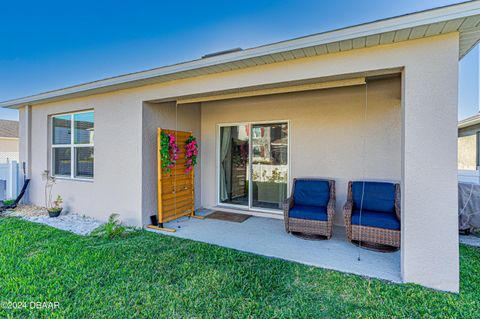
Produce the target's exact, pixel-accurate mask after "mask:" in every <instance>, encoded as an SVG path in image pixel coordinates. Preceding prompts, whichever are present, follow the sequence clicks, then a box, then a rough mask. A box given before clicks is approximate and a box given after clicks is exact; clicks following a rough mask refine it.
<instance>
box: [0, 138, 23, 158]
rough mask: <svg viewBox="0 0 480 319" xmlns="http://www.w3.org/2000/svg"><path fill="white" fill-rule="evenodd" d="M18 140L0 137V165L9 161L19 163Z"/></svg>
mask: <svg viewBox="0 0 480 319" xmlns="http://www.w3.org/2000/svg"><path fill="white" fill-rule="evenodd" d="M18 148H19V142H18V138H3V137H0V163H3V162H6V161H7V159H8V160H9V161H12V160H13V161H18Z"/></svg>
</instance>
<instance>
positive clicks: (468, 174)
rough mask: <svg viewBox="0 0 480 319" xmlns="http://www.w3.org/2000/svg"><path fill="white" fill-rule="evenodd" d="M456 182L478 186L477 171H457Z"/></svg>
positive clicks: (478, 177) (479, 180) (479, 177)
mask: <svg viewBox="0 0 480 319" xmlns="http://www.w3.org/2000/svg"><path fill="white" fill-rule="evenodd" d="M458 181H459V182H460V183H475V184H480V173H479V171H478V170H477V171H467V170H458Z"/></svg>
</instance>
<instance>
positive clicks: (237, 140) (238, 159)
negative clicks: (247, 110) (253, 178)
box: [218, 125, 250, 207]
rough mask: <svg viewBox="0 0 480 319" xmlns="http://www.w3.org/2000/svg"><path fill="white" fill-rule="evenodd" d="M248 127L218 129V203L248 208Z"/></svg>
mask: <svg viewBox="0 0 480 319" xmlns="http://www.w3.org/2000/svg"><path fill="white" fill-rule="evenodd" d="M248 129H249V126H247V125H238V126H224V127H221V128H220V174H219V175H220V185H219V186H220V187H219V188H218V189H219V190H220V194H219V198H220V203H223V204H233V205H242V206H247V207H248V203H249V201H248V186H249V185H248V174H249V173H250V169H249V167H250V165H249V162H250V156H249V154H250V147H249V145H250V143H249V137H248V136H249V133H248Z"/></svg>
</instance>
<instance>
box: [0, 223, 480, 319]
mask: <svg viewBox="0 0 480 319" xmlns="http://www.w3.org/2000/svg"><path fill="white" fill-rule="evenodd" d="M461 273H462V280H461V286H462V287H461V293H460V294H459V295H454V294H447V293H441V292H436V291H432V290H429V289H424V288H421V287H418V286H415V285H395V284H389V283H386V282H382V281H380V280H370V279H365V278H362V277H359V276H354V275H346V274H342V273H339V272H335V271H328V270H323V269H318V268H314V267H308V266H304V265H300V264H295V263H290V262H286V261H282V260H277V259H269V258H264V257H261V256H256V255H252V254H248V253H242V252H238V251H235V250H231V249H226V248H221V247H216V246H211V245H208V244H202V243H196V242H192V241H188V240H182V239H177V238H172V237H168V236H162V235H158V234H153V233H149V232H145V231H139V232H136V233H134V234H133V235H132V236H130V237H129V238H126V239H117V240H113V241H109V240H105V239H99V238H93V237H82V236H77V235H74V234H71V233H68V232H65V231H60V230H57V229H54V228H51V227H48V226H43V225H38V224H33V223H29V222H25V221H21V220H18V219H13V218H6V219H0V302H5V301H23V302H27V303H30V302H31V301H52V302H53V301H58V302H60V306H59V308H58V309H57V310H54V311H52V310H48V309H44V310H38V309H33V310H32V309H23V310H9V309H2V308H0V318H5V317H7V318H8V317H12V318H13V317H32V318H38V317H40V318H43V317H46V318H50V317H53V318H56V317H67V318H161V317H164V318H176V317H178V318H193V317H195V318H214V317H215V318H221V317H227V318H232V317H241V318H247V317H256V318H257V317H261V318H302V317H303V318H350V317H352V318H359V317H361V318H384V317H395V318H400V317H408V318H418V317H444V318H445V317H450V318H451V317H454V318H455V317H456V318H460V317H461V318H479V316H480V250H478V249H474V248H468V247H461ZM3 304H4V305H5V303H3Z"/></svg>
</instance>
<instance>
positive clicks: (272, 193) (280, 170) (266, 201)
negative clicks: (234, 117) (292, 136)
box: [251, 123, 288, 210]
mask: <svg viewBox="0 0 480 319" xmlns="http://www.w3.org/2000/svg"><path fill="white" fill-rule="evenodd" d="M251 143H252V146H251V153H252V154H251V161H252V165H251V176H252V182H251V185H252V186H251V187H252V189H251V207H255V208H264V209H276V210H278V209H282V205H283V202H284V200H285V199H286V198H287V186H288V124H287V123H273V124H253V125H252V136H251Z"/></svg>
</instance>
